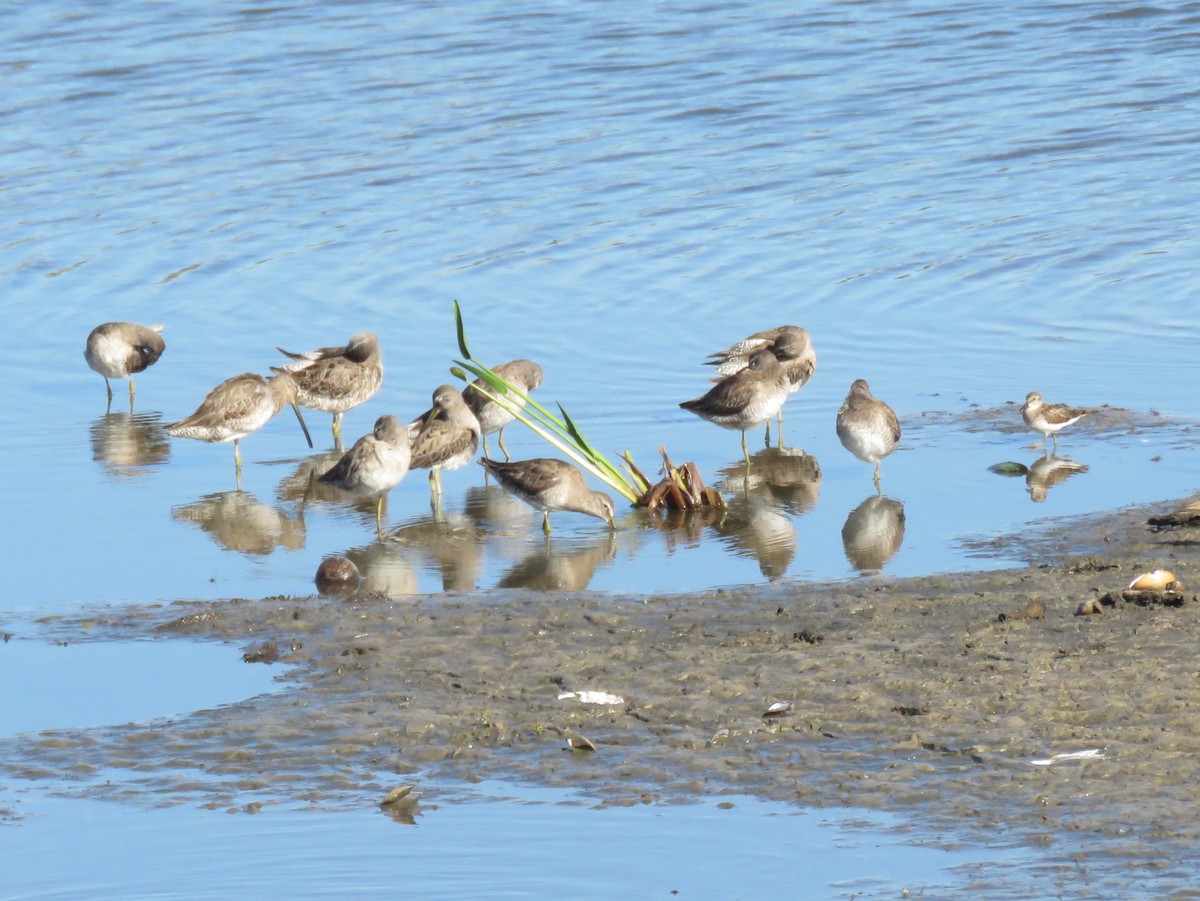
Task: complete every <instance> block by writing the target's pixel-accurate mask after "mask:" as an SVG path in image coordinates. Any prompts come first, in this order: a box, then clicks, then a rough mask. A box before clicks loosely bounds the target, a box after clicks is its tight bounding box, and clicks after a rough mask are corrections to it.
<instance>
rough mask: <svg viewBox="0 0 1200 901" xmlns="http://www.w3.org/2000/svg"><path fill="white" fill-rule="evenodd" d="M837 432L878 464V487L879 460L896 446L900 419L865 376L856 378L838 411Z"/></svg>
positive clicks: (857, 453) (860, 456)
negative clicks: (876, 392) (875, 393)
mask: <svg viewBox="0 0 1200 901" xmlns="http://www.w3.org/2000/svg"><path fill="white" fill-rule="evenodd" d="M837 435H838V438H839V439H840V440H841V442H842V447H844V448H846V450H848V451H850V453H852V454H854V456H856V457H858V459H860V460H862V461H863V462H865V463H874V464H875V490H876V491H878V490H879V461H880V460H882V459H883V458H884V457H886V456H887V455H888V454H890V453H891V452H892V451H894V450H895V449H896V445H897V444H898V443H899V441H900V423H899V422H898V421H897V419H896V414H895V413H894V412H893V411H892V408H891V407H889V406H888V405H887V404H885V403H884V402H883V401H881V400H878V399H877V398H875V397H874V396H873V395H872V394H871V386H870V385H868V384H867V380H866V379H855V381H854V384H853V385H851V386H850V393H849V394H847V395H846V399H845V400H844V401H843V402H842V408H841V409H840V410H838V415H837Z"/></svg>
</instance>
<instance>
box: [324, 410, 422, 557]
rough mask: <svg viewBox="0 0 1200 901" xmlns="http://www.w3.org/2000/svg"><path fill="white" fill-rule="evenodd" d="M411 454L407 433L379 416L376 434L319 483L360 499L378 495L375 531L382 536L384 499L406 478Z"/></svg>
mask: <svg viewBox="0 0 1200 901" xmlns="http://www.w3.org/2000/svg"><path fill="white" fill-rule="evenodd" d="M411 457H412V451H411V449H410V448H409V444H408V429H407V428H406V427H405V426H404V424H403V423H401V422H400V420H399V419H397V418H396V417H395V416H380V417H379V418H378V419H377V420H375V430H374V431H373V432H372V433H371V434H369V435H363V436H362V437H361V438H359V439H358V440H357V441H355V442H354V446H353V447H351V448H350V450H348V451H346V453H345V454H343V455H342V458H341V459H340V460H338V461H337V463H335V464H334V465H333V466H332V467H331V468H330V469H329V470H328V471H327V472H326V473H324V474H323V475H322V476H321V477H320V481H322V482H328V483H329V484H331V485H335V486H337V487H338V488H340V489H341V490H342V491H345V492H347V493H349V494H354V495H358V496H359V497H369V496H371V495H378V500H377V502H376V504H375V528H376V529H377V530H378V532H379V534H380V536H382V535H383V499H384V498H385V497H386V496H387V493H388V492H389V491H391V490H392V489H393V488H395V487H396V486H397V485H399V484H400V482H401V481H402V480H403V479H404V477H405V476H406V475H407V474H408V466H409V461H410V459H411Z"/></svg>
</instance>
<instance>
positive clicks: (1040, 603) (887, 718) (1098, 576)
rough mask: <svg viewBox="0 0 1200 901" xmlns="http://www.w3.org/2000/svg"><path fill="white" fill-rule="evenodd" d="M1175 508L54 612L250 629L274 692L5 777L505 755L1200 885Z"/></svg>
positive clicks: (165, 773)
mask: <svg viewBox="0 0 1200 901" xmlns="http://www.w3.org/2000/svg"><path fill="white" fill-rule="evenodd" d="M1171 506H1172V505H1169V504H1164V505H1159V507H1157V508H1156V509H1153V510H1150V509H1144V508H1140V509H1131V510H1125V511H1121V512H1118V513H1115V514H1106V515H1104V516H1096V517H1089V518H1085V519H1078V520H1072V521H1070V522H1068V523H1063V524H1060V525H1059V526H1056V527H1053V528H1049V529H1046V530H1043V531H1039V532H1038V533H1037V534H1036V535H1034V536H1028V537H1027V536H1020V535H1018V536H1010V537H1008V538H1005V539H997V543H998V545H1003V547H1004V549H1005V550H1006V552H1007V553H1009V554H1012V553H1019V554H1021V555H1023V556H1024V557H1026V558H1027V559H1028V560H1029V563H1028V565H1026V566H1022V567H1017V568H1011V569H1005V570H1000V571H990V572H976V573H968V574H950V575H931V576H927V577H922V578H912V579H903V580H897V579H890V578H887V577H879V576H877V577H870V578H862V579H858V580H855V581H851V582H843V583H834V584H824V585H814V584H809V583H804V582H798V581H795V582H794V581H780V582H776V583H773V584H771V585H767V586H762V587H754V588H744V589H723V590H715V591H711V592H705V593H700V594H692V595H672V596H645V597H641V596H639V597H634V596H614V595H601V594H589V593H567V594H561V593H555V592H544V593H532V592H497V591H493V592H488V593H486V594H483V595H475V596H468V595H457V596H456V595H449V596H447V595H441V596H437V597H427V598H415V599H414V598H403V599H392V598H388V597H385V596H378V595H372V596H355V597H350V598H340V599H339V598H332V597H320V596H315V595H314V596H312V597H273V598H265V599H261V600H247V599H231V600H226V601H221V602H214V603H207V602H206V603H198V602H186V601H181V602H178V603H174V604H167V605H162V604H160V605H149V606H131V607H121V608H105V609H103V610H99V611H93V612H91V613H90V614H89V615H87V616H83V617H71V618H59V619H53V618H51V619H48V620H46V621H45V622H44V627H45V629H46V631H47V634H50V635H53V636H55V637H57V638H60V639H64V640H91V641H94V640H111V639H117V638H121V639H128V638H131V637H146V636H159V637H165V638H188V639H198V640H220V641H225V642H234V643H237V644H238V645H239V646H240V648H241V650H242V652H243V653H244V654H245V657H246V660H247V662H248V665H273V666H279V667H280V668H281V673H286V675H285V677H284V678H285V679H286V686H285V688H284V689H283V690H281V691H279V692H277V693H274V694H270V695H264V696H260V697H257V698H252V699H249V700H247V701H244V702H242V703H239V704H236V705H232V706H229V707H224V708H220V709H216V710H209V711H200V712H197V713H194V714H192V715H189V716H187V717H183V718H179V719H177V720H174V721H169V722H161V721H160V722H155V723H151V724H132V725H125V726H119V727H106V728H102V729H90V730H86V731H85V730H81V731H78V732H72V731H58V732H52V733H41V734H39V735H36V736H29V735H26V736H22V737H20V739H19V740H18V739H10V740H7V741H5V742H3V743H0V772H3V773H4V774H5V776H6V778H8V779H10V780H11V779H38V780H47V779H53V780H54V784H56V785H59V786H61V787H62V789H63V790H64V791H70V792H72V793H76V794H78V793H84V794H87V795H90V796H99V797H111V798H114V799H126V800H132V801H139V802H145V803H153V804H156V805H157V804H162V803H180V804H203V805H206V806H213V807H222V808H225V807H227V808H231V809H245V810H256V809H260V808H262V807H264V806H270V805H274V804H287V805H295V804H302V805H318V806H322V807H344V806H360V805H364V804H375V803H378V802H379V801H380V800H382V799H383V797H384V795H385V794H386V793H387V792H388V790H389V789H392V788H393V787H394V786H396V785H399V784H401V783H405V782H414V781H415V782H417V783H418V784H419V789H420V791H421V792H423V794H424V802H425V803H428V802H429V801H431V800H436V799H437V798H438V797H439V783H440V782H443V781H444V782H446V783H447V784H449V783H459V784H461V782H463V781H466V782H471V781H476V780H480V779H485V778H490V777H499V778H504V779H507V780H516V781H527V782H529V783H536V784H544V785H552V786H566V787H570V788H571V789H574V790H576V791H579V792H581V793H582V794H583V795H584V796H585V797H588V798H591V799H594V800H595V802H596V803H601V804H640V803H669V802H672V801H677V800H695V799H697V798H711V799H719V798H721V797H722V796H726V795H728V796H732V795H736V794H752V795H757V796H762V797H766V798H772V799H782V800H788V801H793V802H795V803H796V804H798V805H803V806H809V807H812V806H816V807H825V806H837V807H842V806H859V807H868V808H876V809H885V810H889V811H894V812H896V813H899V814H901V815H902V816H903V818H904V819H905V821H906V822H907V823H908V824H909V826H908V827H907V828H908V829H909V830H910V831H911V834H912V838H913V840H917V841H922V842H926V843H942V844H955V843H963V842H965V843H974V842H987V843H990V844H996V843H1003V844H1006V845H1012V846H1014V847H1017V848H1020V847H1030V848H1037V849H1038V851H1039V853H1038V854H1036V855H1031V856H1030V862H1029V863H1028V865H1023V864H1020V863H1019V862H1018V863H1015V864H1013V865H1012V866H1013V867H1014V868H1016V870H1017V871H1020V870H1021V867H1022V866H1027V872H1019V873H1018V874H1017V875H1019V877H1020V878H1021V879H1023V880H1026V881H1027V884H1028V885H1030V886H1033V885H1037V886H1038V887H1039V893H1040V891H1042V890H1044V891H1045V892H1048V893H1051V894H1055V895H1057V896H1060V897H1063V896H1065V897H1076V896H1078V897H1097V896H1099V895H1102V894H1106V891H1105V887H1106V886H1107V887H1108V888H1109V889H1111V892H1116V893H1117V894H1121V893H1122V892H1123V891H1124V890H1125V889H1127V888H1128V887H1130V886H1134V887H1138V886H1140V887H1141V888H1139V891H1140V890H1141V889H1142V888H1146V886H1148V885H1151V884H1153V885H1154V886H1155V888H1154V890H1153V892H1152V894H1155V895H1156V896H1162V895H1163V894H1164V893H1168V894H1169V893H1171V892H1175V893H1176V895H1177V896H1178V897H1185V896H1186V897H1194V896H1195V895H1192V894H1191V890H1190V889H1189V886H1191V885H1193V884H1194V882H1195V879H1196V871H1197V867H1196V864H1195V848H1196V847H1197V843H1198V842H1200V805H1197V804H1196V800H1195V797H1196V789H1195V786H1196V785H1198V784H1200V657H1198V655H1197V649H1198V646H1200V603H1197V602H1196V600H1195V597H1194V595H1193V593H1192V591H1191V587H1190V586H1192V585H1193V584H1196V585H1200V575H1198V574H1197V571H1196V570H1197V568H1196V565H1195V562H1194V558H1195V556H1196V548H1197V542H1198V541H1200V528H1194V527H1190V526H1186V525H1183V526H1180V527H1178V528H1174V529H1164V530H1158V531H1156V530H1153V529H1150V528H1149V527H1148V526H1147V519H1148V518H1149V517H1150V516H1152V515H1153V514H1154V513H1156V512H1162V511H1163V510H1167V509H1170V508H1171ZM988 550H989V549H988V548H980V552H981V553H984V552H987V551H988ZM1160 568H1162V569H1169V570H1172V571H1174V573H1175V574H1176V578H1177V580H1178V581H1179V582H1181V583H1182V586H1183V587H1182V588H1180V590H1179V591H1178V592H1176V593H1175V595H1171V596H1164V597H1166V599H1167V600H1168V601H1169V603H1161V602H1160V601H1161V600H1162V599H1163V598H1156V597H1155V596H1153V595H1150V596H1141V597H1138V598H1137V599H1136V600H1126V599H1125V598H1123V597H1122V591H1123V589H1125V588H1126V587H1127V586H1128V585H1129V583H1130V581H1131V580H1132V579H1133V578H1134V577H1135V576H1136V575H1138V574H1139V573H1141V572H1144V571H1147V570H1155V569H1160ZM1085 610H1094V611H1096V612H1092V613H1090V614H1088V615H1084V613H1083V612H1082V611H1085ZM581 692H604V693H607V694H609V695H613V696H616V697H615V698H599V700H601V701H607V703H589V702H588V701H591V700H595V698H593V697H592V696H589V695H586V694H585V695H583V698H584V700H581V699H580V697H579V693H581ZM568 693H574V696H569V695H568ZM584 739H586V742H585V741H584ZM586 743H590V744H591V745H592V746H594V748H595V750H594V751H579V750H569V745H574V746H576V747H579V746H585V745H586ZM1013 875H1014V873H1012V872H1009V873H1008V874H1007V875H1005V876H1004V879H1005V880H1009V879H1011V878H1012V877H1013ZM996 878H997V877H996V874H991V875H988V874H985V873H981V874H980V875H979V882H978V885H976V886H975V888H977V889H978V890H979V891H980V892H981V893H982V894H985V895H986V894H987V892H988V888H989V885H990V886H991V887H992V888H993V889H994V888H996V886H997V885H998V883H996V882H995V881H994V880H995V879H996ZM1146 880H1150V881H1149V882H1147V881H1146ZM1006 884H1010V883H1006ZM1147 890H1148V889H1147ZM1111 892H1109V893H1111Z"/></svg>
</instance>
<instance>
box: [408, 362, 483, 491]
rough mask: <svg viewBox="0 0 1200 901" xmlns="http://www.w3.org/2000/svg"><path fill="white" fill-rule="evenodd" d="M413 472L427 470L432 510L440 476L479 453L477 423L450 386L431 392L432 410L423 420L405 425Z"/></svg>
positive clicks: (455, 389)
mask: <svg viewBox="0 0 1200 901" xmlns="http://www.w3.org/2000/svg"><path fill="white" fill-rule="evenodd" d="M408 428H409V434H410V435H411V434H412V432H413V431H414V430H417V431H416V435H415V437H413V439H412V461H411V463H410V464H409V465H410V466H411V467H412V468H413V469H428V470H429V496H430V503H431V504H432V505H433V506H434V507H435V508H436V507H437V505H438V502H439V501H440V499H441V496H442V481H441V472H442V470H444V469H458V468H460V467H462V466H466V465H467V463H469V462H470V460H471V458H472V457H474V456H475V452H476V451H477V450H479V431H480V429H479V420H478V419H476V418H475V414H474V413H472V412H471V408H470V407H468V406H467V404H466V401H464V400H463V396H462V393H461V392H460V391H459V390H458V389H457V388H455V387H454V386H453V385H440V386H439V387H438V388H437V390H436V391H434V392H433V410H432V412H431V413H430V414H429V415H428V416H427V417H426V418H425V419H424V420H414V421H413V422H412V423H411V424H410V425H409V427H408Z"/></svg>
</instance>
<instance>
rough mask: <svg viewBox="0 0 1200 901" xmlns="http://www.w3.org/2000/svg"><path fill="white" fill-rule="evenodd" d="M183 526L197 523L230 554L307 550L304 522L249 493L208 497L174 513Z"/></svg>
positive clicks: (226, 492) (260, 553)
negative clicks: (276, 550)
mask: <svg viewBox="0 0 1200 901" xmlns="http://www.w3.org/2000/svg"><path fill="white" fill-rule="evenodd" d="M171 516H172V518H174V519H177V520H179V521H180V522H190V523H195V524H196V525H198V526H199V527H200V528H202V529H203V530H204V531H205V532H208V534H209V535H210V536H212V539H213V541H215V542H216V543H217V544H219V545H220V546H221V547H223V548H225V550H227V551H239V552H241V553H243V554H257V555H265V554H270V553H272V552H273V551H274V550H275V548H286V549H287V550H289V551H297V550H300V549H301V548H302V547H304V539H305V529H304V520H303V519H302V518H301V517H299V516H297V517H292V516H289V515H288V514H287V513H286V512H284V511H283V510H282V509H280V508H279V507H272V506H270V505H269V504H264V503H263V502H262V501H260V500H258V498H256V497H255V496H254V495H252V494H250V493H249V492H247V491H221V492H217V493H216V494H206V495H205V496H204V497H202V498H200V500H198V501H196V502H195V503H191V504H187V505H185V506H182V507H175V508H174V509H172V510H171Z"/></svg>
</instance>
